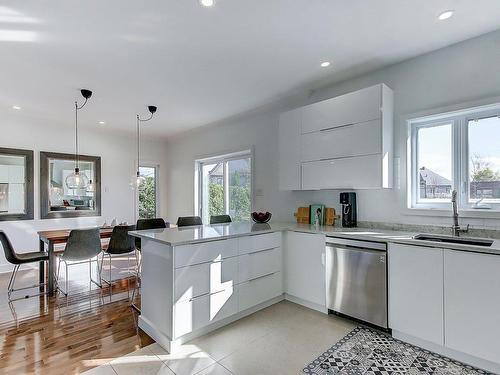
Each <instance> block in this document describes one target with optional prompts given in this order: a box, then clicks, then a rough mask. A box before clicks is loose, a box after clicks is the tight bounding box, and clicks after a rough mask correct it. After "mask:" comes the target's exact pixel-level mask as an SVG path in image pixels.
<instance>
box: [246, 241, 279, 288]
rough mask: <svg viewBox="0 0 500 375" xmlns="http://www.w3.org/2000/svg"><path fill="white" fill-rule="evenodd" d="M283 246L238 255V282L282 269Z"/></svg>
mask: <svg viewBox="0 0 500 375" xmlns="http://www.w3.org/2000/svg"><path fill="white" fill-rule="evenodd" d="M281 263H282V258H281V248H279V247H278V248H274V249H267V250H260V251H255V252H251V253H248V254H244V255H240V256H239V257H238V283H242V282H245V281H248V280H251V279H255V278H257V277H261V276H265V275H269V274H271V273H274V272H279V271H281Z"/></svg>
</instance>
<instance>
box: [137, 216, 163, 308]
mask: <svg viewBox="0 0 500 375" xmlns="http://www.w3.org/2000/svg"><path fill="white" fill-rule="evenodd" d="M169 226H170V225H169V223H166V222H165V220H163V219H162V218H159V217H157V218H154V219H139V220H137V224H136V226H135V228H136V230H149V229H164V228H168V227H169ZM135 248H136V249H137V251H138V252H139V253H140V252H141V239H140V238H138V237H136V238H135ZM141 266H142V257H140V258H139V262H138V264H137V274H136V275H137V276H136V279H135V288H134V291H133V293H132V307H133V308H135V309H136V310H138V311H141V310H140V309H139V308H138V307H137V306H136V305H135V304H134V298H135V291H136V290H137V289H138V288H139V279H140V277H141Z"/></svg>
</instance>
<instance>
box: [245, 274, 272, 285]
mask: <svg viewBox="0 0 500 375" xmlns="http://www.w3.org/2000/svg"><path fill="white" fill-rule="evenodd" d="M275 273H276V272H271V273H268V274H266V275H262V276H257V277H254V278H252V279H248V282H249V283H251V282H252V281H255V280H259V279H262V278H264V277H267V276H271V275H274V274H275Z"/></svg>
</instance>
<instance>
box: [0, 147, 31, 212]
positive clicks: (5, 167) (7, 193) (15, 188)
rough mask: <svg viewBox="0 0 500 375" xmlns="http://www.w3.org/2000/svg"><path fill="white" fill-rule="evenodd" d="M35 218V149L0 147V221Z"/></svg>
mask: <svg viewBox="0 0 500 375" xmlns="http://www.w3.org/2000/svg"><path fill="white" fill-rule="evenodd" d="M31 219H33V151H31V150H19V149H14V148H0V221H7V220H31Z"/></svg>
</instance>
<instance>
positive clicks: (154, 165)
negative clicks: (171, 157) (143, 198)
mask: <svg viewBox="0 0 500 375" xmlns="http://www.w3.org/2000/svg"><path fill="white" fill-rule="evenodd" d="M136 165H137V164H136ZM140 167H145V168H154V169H155V202H156V217H161V213H160V164H158V163H154V162H144V163H140V165H139V168H140ZM135 217H136V221H137V219H139V189H135Z"/></svg>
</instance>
